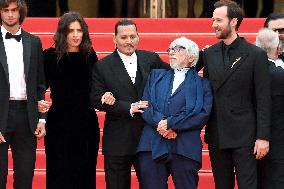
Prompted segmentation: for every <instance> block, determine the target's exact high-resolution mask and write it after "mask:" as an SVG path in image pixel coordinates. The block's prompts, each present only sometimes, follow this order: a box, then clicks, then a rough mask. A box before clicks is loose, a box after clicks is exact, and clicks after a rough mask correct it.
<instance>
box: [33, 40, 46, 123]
mask: <svg viewBox="0 0 284 189" xmlns="http://www.w3.org/2000/svg"><path fill="white" fill-rule="evenodd" d="M35 40H36V45H37V48H36V49H37V101H40V100H44V99H45V91H46V84H45V76H44V64H43V50H42V43H41V41H40V39H39V38H38V37H36V38H35ZM38 116H39V118H40V119H45V118H46V113H39V115H38Z"/></svg>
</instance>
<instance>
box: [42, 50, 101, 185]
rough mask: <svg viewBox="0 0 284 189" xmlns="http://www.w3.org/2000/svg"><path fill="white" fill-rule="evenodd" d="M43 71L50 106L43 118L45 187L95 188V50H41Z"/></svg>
mask: <svg viewBox="0 0 284 189" xmlns="http://www.w3.org/2000/svg"><path fill="white" fill-rule="evenodd" d="M44 58H45V60H44V62H45V75H46V82H47V85H48V86H49V87H50V90H51V99H52V106H51V107H50V109H49V111H48V114H47V119H46V131H47V135H46V136H45V151H46V189H94V188H96V180H95V179H96V161H97V155H98V148H99V137H100V131H99V127H98V118H97V115H96V112H95V110H94V109H93V108H92V107H91V104H90V100H89V92H90V83H91V70H92V66H93V65H94V63H95V62H96V61H97V55H96V53H95V52H94V51H92V53H90V54H89V55H88V56H84V55H83V54H82V53H80V52H69V53H66V54H65V55H64V56H63V57H62V58H60V59H59V60H58V59H57V56H56V54H55V49H54V48H50V49H47V50H45V51H44Z"/></svg>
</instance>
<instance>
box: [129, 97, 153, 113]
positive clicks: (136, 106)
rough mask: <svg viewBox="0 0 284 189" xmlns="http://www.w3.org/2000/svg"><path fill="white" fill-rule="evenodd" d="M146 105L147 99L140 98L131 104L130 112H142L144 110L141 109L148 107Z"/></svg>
mask: <svg viewBox="0 0 284 189" xmlns="http://www.w3.org/2000/svg"><path fill="white" fill-rule="evenodd" d="M148 106H149V104H148V101H142V100H140V101H138V102H135V103H132V104H131V112H132V113H133V114H134V113H137V112H140V113H143V112H144V111H143V109H145V108H148Z"/></svg>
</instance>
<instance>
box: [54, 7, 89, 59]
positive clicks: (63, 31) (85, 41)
mask: <svg viewBox="0 0 284 189" xmlns="http://www.w3.org/2000/svg"><path fill="white" fill-rule="evenodd" d="M75 21H78V22H79V23H80V25H81V27H82V31H83V37H82V42H81V44H80V46H79V51H80V52H82V53H83V54H84V55H87V54H89V53H90V52H91V51H92V42H91V39H90V35H89V31H88V25H87V23H86V22H85V20H84V18H83V17H82V16H81V15H80V14H79V13H77V12H68V13H65V14H63V15H62V16H61V18H60V19H59V22H58V26H57V31H56V33H55V35H54V37H53V39H54V43H55V52H56V54H57V58H58V59H60V58H61V57H62V56H63V55H64V54H65V53H67V50H68V44H67V35H68V34H69V26H70V24H71V23H72V22H75Z"/></svg>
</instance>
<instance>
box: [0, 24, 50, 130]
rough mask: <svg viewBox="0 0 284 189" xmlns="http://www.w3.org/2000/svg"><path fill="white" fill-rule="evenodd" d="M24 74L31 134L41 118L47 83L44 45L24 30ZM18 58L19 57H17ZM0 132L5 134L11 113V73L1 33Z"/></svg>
mask: <svg viewBox="0 0 284 189" xmlns="http://www.w3.org/2000/svg"><path fill="white" fill-rule="evenodd" d="M21 42H22V43H23V59H24V74H25V80H26V87H27V89H26V91H27V111H28V116H29V124H30V128H31V132H34V131H35V129H36V126H37V123H38V119H39V117H40V116H41V115H40V114H39V113H38V108H37V103H38V101H39V100H42V99H44V94H45V83H44V71H43V56H42V45H41V41H40V39H39V38H38V37H36V36H33V35H31V34H29V33H27V32H25V31H24V30H23V29H22V41H21ZM15 56H17V55H15ZM0 64H1V65H0V107H1V108H0V131H1V132H2V133H5V130H6V127H7V118H8V111H9V97H10V86H9V73H8V64H7V58H6V52H5V46H4V42H3V38H2V33H1V31H0Z"/></svg>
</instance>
